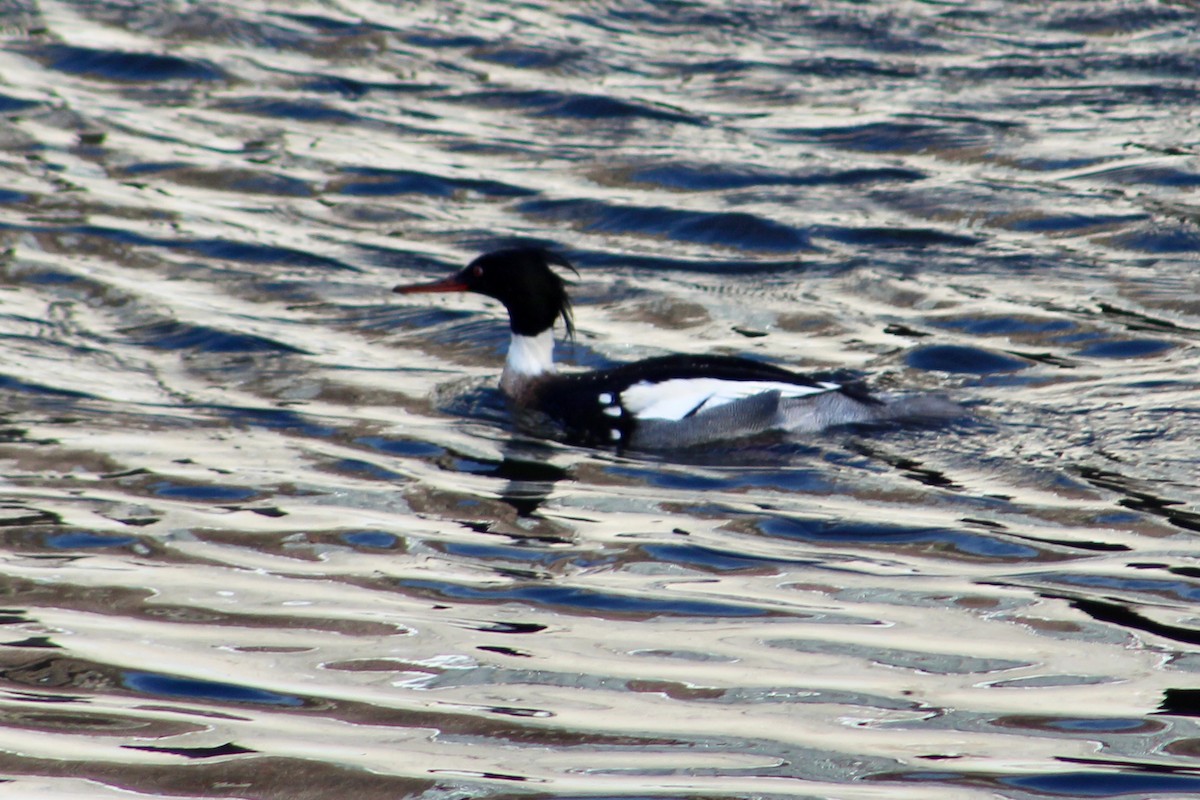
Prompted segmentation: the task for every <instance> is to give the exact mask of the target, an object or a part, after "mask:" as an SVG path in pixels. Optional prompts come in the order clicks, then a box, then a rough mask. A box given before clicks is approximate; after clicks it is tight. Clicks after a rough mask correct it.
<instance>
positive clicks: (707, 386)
mask: <svg viewBox="0 0 1200 800" xmlns="http://www.w3.org/2000/svg"><path fill="white" fill-rule="evenodd" d="M554 267H559V268H562V269H564V270H569V271H571V272H573V273H574V274H575V275H577V276H578V275H579V271H578V270H577V269H576V268H575V267H574V265H573V264H571V262H570V261H569V260H567V258H566V257H564V256H563V255H562V254H560V253H558V252H555V251H552V250H549V249H546V248H542V247H513V248H505V249H501V250H495V251H492V252H488V253H485V254H483V255H480V256H479V257H477V258H475V259H474V260H472V261H471V262H470V263H468V264H467V265H466V266H465V267H463V268H462V269H461V270H459V271H458V272H457V273H455V274H453V275H451V276H450V277H447V278H444V279H441V280H436V281H433V282H428V283H414V284H402V285H399V286H396V287H395V288H394V289H393V291H394V292H396V293H398V294H404V295H414V294H425V293H440V292H472V293H475V294H481V295H484V296H485V297H490V298H492V299H494V300H498V301H499V302H500V303H501V304H502V305H503V306H504V308H505V309H506V310H507V312H508V322H509V329H510V331H511V340H510V342H509V346H508V353H507V356H506V358H505V362H504V369H503V371H502V372H501V375H500V392H501V393H502V394H503V395H504V397H505V398H506V399H507V400H508V402H509V404H510V405H511V407H512V408H514V409H515V411H516V415H517V419H518V422H519V424H520V426H521V427H523V428H528V429H533V430H536V431H538V432H542V433H545V434H546V435H548V436H550V437H552V438H555V439H559V440H562V441H565V442H567V443H570V444H577V445H582V446H586V447H604V448H614V449H617V450H643V451H662V450H675V449H681V448H693V447H697V446H703V445H710V444H713V443H717V442H722V441H729V440H736V439H742V438H746V437H752V436H756V435H759V434H763V433H766V432H768V431H785V432H799V433H810V432H817V431H821V430H824V429H826V428H830V427H833V426H838V425H851V424H859V423H868V424H869V423H878V422H882V421H885V420H893V419H901V418H906V417H915V416H944V415H945V414H946V411H947V404H948V401H942V400H933V401H928V402H926V401H923V400H922V399H921V396H917V397H916V398H913V397H902V396H901V397H897V396H894V395H878V394H872V393H871V392H870V391H868V390H867V389H866V388H865V387H864V386H862V385H861V384H859V383H857V382H849V383H839V382H836V381H832V380H824V379H819V378H816V377H811V376H807V375H804V374H801V373H799V372H795V371H793V370H790V369H787V368H786V367H781V366H777V365H775V364H769V363H766V362H762V361H757V360H754V359H751V358H745V357H741V356H732V355H717V354H709V355H692V354H672V355H662V356H655V357H652V358H646V359H642V360H640V361H634V362H630V363H625V364H619V365H617V366H614V367H609V368H606V369H599V370H592V371H581V372H559V371H558V369H557V365H556V363H555V361H554V346H555V334H554V329H555V325H556V324H557V323H558V322H560V321H561V322H562V325H563V327H564V329H565V331H566V333H567V335H568V336H569V337H571V338H572V339H573V338H574V335H575V323H574V315H573V312H572V306H571V300H570V297H569V296H568V293H567V282H566V281H565V280H564V279H563V277H562V276H561V275H559V274H558V273H557V272H556V271H555V270H554V269H553V268H554Z"/></svg>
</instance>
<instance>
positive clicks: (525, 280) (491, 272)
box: [393, 247, 579, 336]
mask: <svg viewBox="0 0 1200 800" xmlns="http://www.w3.org/2000/svg"><path fill="white" fill-rule="evenodd" d="M551 264H555V265H557V266H560V267H566V268H567V269H569V270H571V271H572V272H574V273H575V274H576V275H578V274H579V273H578V271H577V270H576V269H575V267H573V266H571V262H569V261H567V259H565V258H563V257H562V256H560V255H559V254H558V253H553V252H551V251H549V250H544V249H542V248H540V247H514V248H511V249H508V250H496V251H494V252H491V253H486V254H484V255H481V256H480V257H479V258H477V259H475V260H474V261H472V262H471V263H470V264H467V266H466V267H464V268H463V269H462V270H461V271H459V272H458V273H457V274H455V275H453V276H451V277H449V278H446V279H445V280H440V281H435V282H433V283H420V284H414V285H410V286H397V287H396V288H395V289H394V290H393V291H396V292H400V293H401V294H415V293H417V292H477V293H478V294H485V295H487V296H488V297H493V298H495V299H497V300H499V301H500V302H501V303H503V304H504V307H505V308H506V309H508V321H509V325H510V327H511V328H512V331H513V333H518V334H521V335H523V336H536V335H537V334H539V333H541V332H542V331H546V330H549V329H550V328H553V327H554V322H555V320H557V319H558V318H559V317H562V320H563V323H564V324H565V325H566V327H567V333H568V334H569V335H570V336H574V335H575V325H574V323H573V321H572V319H571V301H570V299H569V298H568V297H567V286H566V282H565V281H564V280H563V279H562V278H560V277H559V276H558V273H556V272H554V270H552V269H550V265H551Z"/></svg>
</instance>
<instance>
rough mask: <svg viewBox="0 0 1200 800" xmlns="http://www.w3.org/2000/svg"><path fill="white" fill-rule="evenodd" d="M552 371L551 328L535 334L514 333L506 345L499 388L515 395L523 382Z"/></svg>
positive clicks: (552, 337) (552, 332) (552, 341)
mask: <svg viewBox="0 0 1200 800" xmlns="http://www.w3.org/2000/svg"><path fill="white" fill-rule="evenodd" d="M554 371H555V370H554V329H553V328H550V329H547V330H544V331H542V332H541V333H539V334H538V335H537V336H522V335H521V334H519V333H514V334H513V335H512V341H511V342H510V343H509V345H508V358H507V359H505V361H504V374H502V375H501V376H500V388H501V390H503V391H504V392H505V393H506V394H509V395H515V394H518V393H519V389H520V387H521V385H522V384H524V383H525V382H527V381H529V380H532V379H535V378H538V377H540V376H542V375H547V374H550V373H553V372H554Z"/></svg>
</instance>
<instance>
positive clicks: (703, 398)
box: [621, 378, 841, 420]
mask: <svg viewBox="0 0 1200 800" xmlns="http://www.w3.org/2000/svg"><path fill="white" fill-rule="evenodd" d="M839 388H841V387H840V386H839V385H838V384H836V383H824V382H823V383H819V384H817V385H816V386H802V385H797V384H794V383H783V382H781V381H727V380H722V379H720V378H672V379H671V380H667V381H662V382H660V383H651V382H649V381H638V382H637V383H635V384H633V385H632V386H630V387H629V388H628V389H626V390H625V391H623V392H621V404H622V405H623V406H625V408H626V410H628V411H629V412H630V413H631V414H633V415H634V416H635V417H638V418H639V419H671V420H680V419H683V418H684V417H686V416H688V415H689V414H699V413H700V412H702V411H710V410H712V409H714V408H718V407H719V406H723V405H725V404H726V403H729V402H731V401H733V400H741V399H743V398H745V397H753V396H754V395H757V394H762V393H763V392H779V393H780V394H781V395H783V396H784V397H803V396H805V395H809V394H820V393H822V392H829V391H833V390H834V389H839Z"/></svg>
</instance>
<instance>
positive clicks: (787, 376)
mask: <svg viewBox="0 0 1200 800" xmlns="http://www.w3.org/2000/svg"><path fill="white" fill-rule="evenodd" d="M689 378H717V379H718V380H727V381H775V382H778V383H790V384H793V385H795V386H811V387H814V388H816V387H819V386H820V383H819V382H818V381H816V380H814V379H812V378H809V377H807V376H805V375H800V374H798V373H795V372H792V371H791V370H788V369H784V368H783V367H777V366H774V365H772V364H764V363H763V362H761V361H753V360H751V359H748V358H739V357H737V356H720V355H701V356H690V355H669V356H659V357H657V358H647V359H645V360H642V361H635V362H633V363H630V364H621V365H620V366H616V367H612V368H611V369H604V370H598V371H596V372H582V373H574V374H572V373H567V374H565V375H557V376H555V377H554V378H552V379H550V380H548V381H545V382H544V383H542V384H541V385H539V386H538V387H537V388H536V389H535V395H534V397H533V398H532V402H531V403H530V404H531V405H533V406H535V407H537V408H538V409H539V410H540V411H541V412H542V413H543V414H544V415H545V416H546V417H548V418H550V419H553V420H555V421H556V423H557V425H558V427H559V428H560V429H561V430H560V431H559V434H560V436H562V437H563V438H565V439H566V440H567V441H571V442H574V443H576V444H582V445H588V446H596V445H600V446H605V445H616V446H618V447H619V446H621V445H623V444H626V443H628V442H630V441H632V437H633V433H634V430H635V429H636V427H637V420H636V419H634V417H633V416H632V415H630V414H622V415H621V416H619V417H614V416H611V415H609V414H605V413H604V409H605V408H606V407H607V406H608V405H609V404H606V403H604V402H601V399H600V398H601V396H602V395H610V396H611V397H612V399H613V400H614V401H615V400H616V399H617V398H618V397H619V396H620V394H621V392H623V391H624V390H625V389H627V388H629V387H630V386H633V385H634V384H636V383H639V382H641V381H647V382H650V383H661V382H663V381H668V380H673V379H689ZM839 391H841V392H842V393H844V394H846V395H848V396H850V397H853V398H854V399H855V400H858V401H860V402H867V403H871V404H876V403H878V402H879V401H878V400H876V399H875V398H873V397H871V396H870V395H868V394H866V392H865V391H864V390H863V389H862V388H861V387H859V386H856V385H853V384H851V385H849V386H843V387H842V388H841V389H840V390H839ZM614 430H616V431H617V432H618V434H619V435H618V436H616V437H614V436H613V435H612V431H614Z"/></svg>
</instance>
